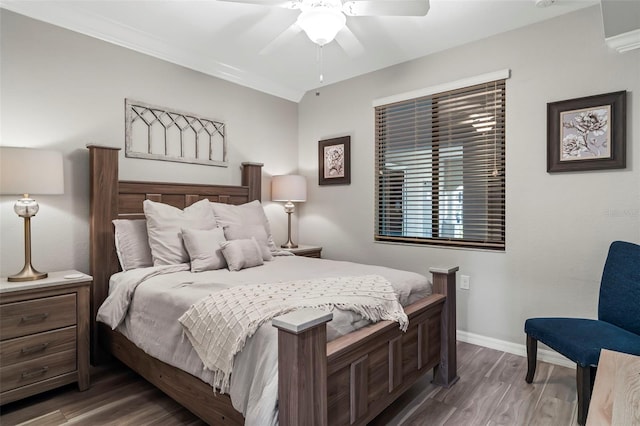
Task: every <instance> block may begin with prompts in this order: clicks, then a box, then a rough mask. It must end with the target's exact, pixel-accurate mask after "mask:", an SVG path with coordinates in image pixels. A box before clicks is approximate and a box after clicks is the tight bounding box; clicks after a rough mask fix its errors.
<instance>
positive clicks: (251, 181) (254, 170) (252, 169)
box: [242, 163, 263, 201]
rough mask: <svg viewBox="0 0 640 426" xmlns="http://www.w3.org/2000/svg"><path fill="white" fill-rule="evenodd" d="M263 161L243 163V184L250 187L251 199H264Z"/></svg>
mask: <svg viewBox="0 0 640 426" xmlns="http://www.w3.org/2000/svg"><path fill="white" fill-rule="evenodd" d="M262 166H263V164H262V163H242V186H248V187H249V201H253V200H258V201H260V200H261V199H262Z"/></svg>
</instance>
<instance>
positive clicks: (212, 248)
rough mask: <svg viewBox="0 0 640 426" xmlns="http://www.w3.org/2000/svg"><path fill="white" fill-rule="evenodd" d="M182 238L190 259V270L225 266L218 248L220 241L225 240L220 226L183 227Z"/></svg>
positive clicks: (208, 269)
mask: <svg viewBox="0 0 640 426" xmlns="http://www.w3.org/2000/svg"><path fill="white" fill-rule="evenodd" d="M182 239H183V240H184V246H185V247H186V248H187V252H188V253H189V258H190V259H191V272H202V271H211V270H214V269H222V268H224V267H225V266H227V262H226V261H225V260H224V256H223V255H222V249H220V243H224V242H225V241H227V240H226V239H225V238H224V231H223V230H222V228H213V229H207V230H196V229H183V230H182Z"/></svg>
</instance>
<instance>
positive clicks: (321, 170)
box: [318, 136, 351, 185]
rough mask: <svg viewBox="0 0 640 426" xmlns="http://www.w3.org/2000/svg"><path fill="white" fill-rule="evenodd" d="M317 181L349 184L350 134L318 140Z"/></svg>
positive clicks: (322, 183) (320, 182)
mask: <svg viewBox="0 0 640 426" xmlns="http://www.w3.org/2000/svg"><path fill="white" fill-rule="evenodd" d="M318 183H319V184H320V185H349V184H351V136H343V137H340V138H333V139H326V140H323V141H320V142H318Z"/></svg>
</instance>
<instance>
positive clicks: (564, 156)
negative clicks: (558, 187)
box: [547, 91, 627, 173]
mask: <svg viewBox="0 0 640 426" xmlns="http://www.w3.org/2000/svg"><path fill="white" fill-rule="evenodd" d="M626 112H627V92H626V91H621V92H613V93H606V94H603V95H595V96H588V97H584V98H577V99H570V100H567V101H559V102H551V103H548V104H547V172H550V173H552V172H572V171H582V170H603V169H623V168H625V167H626V121H627V120H626Z"/></svg>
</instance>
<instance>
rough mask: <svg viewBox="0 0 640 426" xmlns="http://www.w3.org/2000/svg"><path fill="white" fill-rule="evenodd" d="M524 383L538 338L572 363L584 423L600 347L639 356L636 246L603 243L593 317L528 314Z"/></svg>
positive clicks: (580, 420)
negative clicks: (605, 247) (604, 250)
mask: <svg viewBox="0 0 640 426" xmlns="http://www.w3.org/2000/svg"><path fill="white" fill-rule="evenodd" d="M524 331H525V333H526V334H527V362H528V369H527V377H526V381H527V383H531V382H532V381H533V376H534V374H535V372H536V352H537V346H538V341H540V342H542V343H544V344H545V345H547V346H549V347H550V348H552V349H554V350H555V351H557V352H559V353H561V354H562V355H564V356H566V357H567V358H569V359H570V360H572V361H574V362H575V363H576V365H577V368H576V381H577V387H578V424H581V425H584V424H585V421H586V419H587V411H588V410H589V401H590V400H591V391H592V389H593V381H594V379H595V374H596V368H597V366H598V359H599V358H600V350H601V349H603V348H604V349H611V350H614V351H617V352H625V353H629V354H634V355H640V246H639V245H637V244H633V243H627V242H622V241H616V242H614V243H612V244H611V247H609V255H608V256H607V261H606V263H605V265H604V271H603V273H602V281H601V282H600V299H599V303H598V319H597V320H592V319H582V318H530V319H528V320H527V321H526V322H525V324H524Z"/></svg>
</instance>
